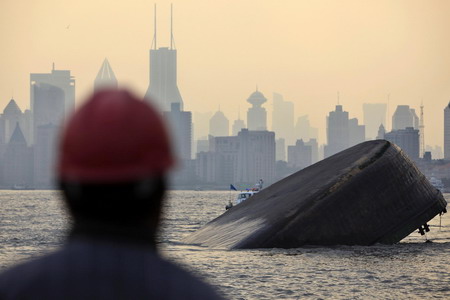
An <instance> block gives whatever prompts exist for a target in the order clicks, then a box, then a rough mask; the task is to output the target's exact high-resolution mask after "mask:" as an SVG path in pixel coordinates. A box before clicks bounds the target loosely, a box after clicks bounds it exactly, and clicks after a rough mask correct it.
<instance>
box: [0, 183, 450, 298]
mask: <svg viewBox="0 0 450 300" xmlns="http://www.w3.org/2000/svg"><path fill="white" fill-rule="evenodd" d="M230 196H232V197H234V194H231V195H230V193H229V192H219V191H172V192H170V193H169V195H168V197H167V201H166V206H165V218H164V221H163V224H162V228H161V229H162V231H161V235H160V237H159V243H160V244H159V246H160V249H161V252H162V254H163V255H164V256H165V257H167V258H168V259H169V260H172V261H174V262H176V263H178V264H181V265H183V266H184V267H185V268H187V269H189V270H191V271H193V272H195V273H196V274H198V275H199V276H201V277H202V278H204V280H206V281H208V282H209V283H210V284H212V285H214V286H215V287H216V288H217V289H218V290H219V291H220V292H221V293H222V294H223V295H225V297H227V298H229V299H429V298H437V299H439V298H440V299H450V216H449V215H450V214H445V215H444V216H443V217H442V218H440V217H436V218H435V219H433V220H432V221H431V222H429V224H430V228H431V232H429V233H428V234H427V238H428V239H429V240H431V241H433V242H432V243H425V237H423V236H420V235H419V234H418V233H413V234H411V235H410V236H408V237H407V238H406V239H404V240H403V241H402V242H401V243H399V244H396V245H391V246H386V245H376V246H371V247H360V246H352V247H350V246H336V247H328V248H325V247H308V248H298V249H289V250H286V249H259V250H234V251H225V250H215V249H208V248H203V247H197V246H192V245H185V244H183V243H182V242H181V240H182V239H183V238H184V237H185V236H187V235H188V234H189V233H191V232H194V231H195V230H197V229H198V228H200V227H201V226H202V225H204V224H205V223H207V222H208V221H210V220H212V219H213V218H215V217H217V216H219V215H220V214H221V213H223V211H224V206H225V204H226V203H227V202H228V199H229V198H230ZM445 196H446V199H447V201H449V200H450V194H448V195H445ZM68 222H70V220H69V218H68V217H67V216H66V215H65V212H64V209H63V206H62V205H61V201H60V194H59V192H57V191H0V270H2V269H5V268H7V267H8V266H11V265H13V264H15V263H17V262H20V261H23V260H26V259H28V258H32V257H36V256H38V255H40V254H43V253H46V252H48V251H51V250H52V249H55V248H57V247H58V246H60V245H61V243H62V242H63V240H64V237H65V235H66V229H67V227H68V226H67V223H68Z"/></svg>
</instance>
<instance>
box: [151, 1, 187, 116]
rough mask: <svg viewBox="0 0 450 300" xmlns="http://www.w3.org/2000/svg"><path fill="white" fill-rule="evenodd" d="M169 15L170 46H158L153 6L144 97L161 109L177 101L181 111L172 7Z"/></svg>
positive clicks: (163, 109)
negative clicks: (148, 70) (148, 80)
mask: <svg viewBox="0 0 450 300" xmlns="http://www.w3.org/2000/svg"><path fill="white" fill-rule="evenodd" d="M170 15H171V17H170V19H171V21H170V24H171V26H170V47H161V48H158V47H157V39H156V38H157V36H156V6H155V20H154V23H155V24H154V35H153V43H152V44H153V48H152V49H151V50H150V84H149V87H148V89H147V92H146V93H145V98H146V99H147V100H148V101H153V102H154V103H155V104H156V105H157V107H158V108H159V109H160V110H161V111H169V110H170V109H171V105H172V103H177V104H178V105H179V107H180V110H181V111H183V110H184V108H183V107H184V104H183V99H182V98H181V94H180V91H179V89H178V85H177V50H176V49H175V43H174V39H173V29H172V28H173V27H172V24H173V23H172V9H171V14H170Z"/></svg>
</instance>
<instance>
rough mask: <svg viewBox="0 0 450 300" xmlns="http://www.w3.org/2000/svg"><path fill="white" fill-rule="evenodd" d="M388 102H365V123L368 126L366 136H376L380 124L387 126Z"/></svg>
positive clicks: (371, 138)
mask: <svg viewBox="0 0 450 300" xmlns="http://www.w3.org/2000/svg"><path fill="white" fill-rule="evenodd" d="M386 110H387V104H386V103H364V104H363V114H364V125H365V126H366V138H367V139H368V140H373V139H375V138H376V136H377V133H378V128H379V126H380V124H383V126H386Z"/></svg>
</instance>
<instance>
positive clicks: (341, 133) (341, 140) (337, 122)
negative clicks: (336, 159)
mask: <svg viewBox="0 0 450 300" xmlns="http://www.w3.org/2000/svg"><path fill="white" fill-rule="evenodd" d="M349 143H350V137H349V122H348V112H346V111H344V110H343V109H342V105H336V109H335V111H332V112H330V113H329V115H328V117H327V145H326V146H325V149H324V152H325V153H324V155H325V157H329V156H332V155H333V154H336V153H338V152H340V151H342V150H344V149H347V148H348V147H349Z"/></svg>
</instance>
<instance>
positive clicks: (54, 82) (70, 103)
mask: <svg viewBox="0 0 450 300" xmlns="http://www.w3.org/2000/svg"><path fill="white" fill-rule="evenodd" d="M42 84H47V85H51V86H55V87H57V88H60V89H61V90H62V91H63V95H64V111H65V113H66V114H68V113H71V112H72V110H73V109H74V107H75V78H74V77H73V76H72V75H70V70H55V64H53V69H52V71H51V73H32V74H30V101H31V106H30V107H31V111H32V112H33V111H34V105H35V94H34V92H35V88H34V87H35V86H36V85H42Z"/></svg>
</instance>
